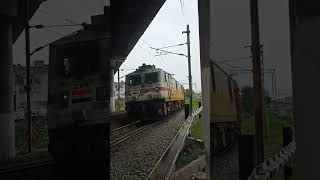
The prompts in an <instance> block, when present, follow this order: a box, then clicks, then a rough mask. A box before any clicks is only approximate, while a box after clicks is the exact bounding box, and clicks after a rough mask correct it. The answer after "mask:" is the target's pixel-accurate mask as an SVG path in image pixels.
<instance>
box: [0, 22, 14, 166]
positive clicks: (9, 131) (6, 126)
mask: <svg viewBox="0 0 320 180" xmlns="http://www.w3.org/2000/svg"><path fill="white" fill-rule="evenodd" d="M0 43H1V45H0V162H4V161H7V160H9V159H11V158H14V157H15V129H14V127H15V126H14V112H13V104H14V103H13V62H12V25H11V24H3V23H1V24H0Z"/></svg>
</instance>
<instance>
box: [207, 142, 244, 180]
mask: <svg viewBox="0 0 320 180" xmlns="http://www.w3.org/2000/svg"><path fill="white" fill-rule="evenodd" d="M238 154H239V153H238V144H237V143H236V144H235V145H233V147H232V149H230V150H229V151H228V152H226V153H225V154H223V155H221V156H216V157H213V161H212V165H211V166H210V168H211V174H212V175H211V176H213V179H215V180H238V179H239V165H238Z"/></svg>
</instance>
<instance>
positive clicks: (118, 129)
mask: <svg viewBox="0 0 320 180" xmlns="http://www.w3.org/2000/svg"><path fill="white" fill-rule="evenodd" d="M139 122H141V120H139V121H135V122H133V123H130V124H127V125H124V126H121V127H119V128H116V129H114V130H112V133H114V132H118V131H120V130H122V129H124V128H127V127H130V126H133V125H135V124H137V123H139Z"/></svg>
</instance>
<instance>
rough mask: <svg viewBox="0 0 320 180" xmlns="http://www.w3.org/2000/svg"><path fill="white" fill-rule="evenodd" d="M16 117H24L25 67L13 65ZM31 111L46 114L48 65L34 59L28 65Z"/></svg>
mask: <svg viewBox="0 0 320 180" xmlns="http://www.w3.org/2000/svg"><path fill="white" fill-rule="evenodd" d="M13 71H14V79H15V110H16V119H24V117H25V111H26V107H27V95H26V89H25V86H26V67H25V66H22V65H20V64H18V65H14V68H13ZM30 79H31V81H30V82H31V111H32V113H33V114H34V115H36V116H43V117H45V116H46V110H47V98H48V65H47V64H44V61H42V60H38V61H34V64H33V66H31V67H30Z"/></svg>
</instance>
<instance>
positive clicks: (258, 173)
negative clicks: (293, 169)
mask: <svg viewBox="0 0 320 180" xmlns="http://www.w3.org/2000/svg"><path fill="white" fill-rule="evenodd" d="M295 151H296V143H295V142H294V141H293V142H291V143H290V144H289V145H287V146H286V147H284V148H283V149H282V150H281V151H280V152H279V153H277V154H275V155H274V156H273V157H272V158H270V159H268V160H266V161H264V162H263V163H261V164H259V165H258V166H256V168H255V169H254V170H253V172H252V173H251V175H250V176H249V178H248V180H270V179H271V178H273V177H275V176H278V175H280V174H281V172H282V171H283V168H284V166H285V165H286V164H287V163H288V162H289V161H290V160H291V159H292V158H293V157H294V155H295Z"/></svg>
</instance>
